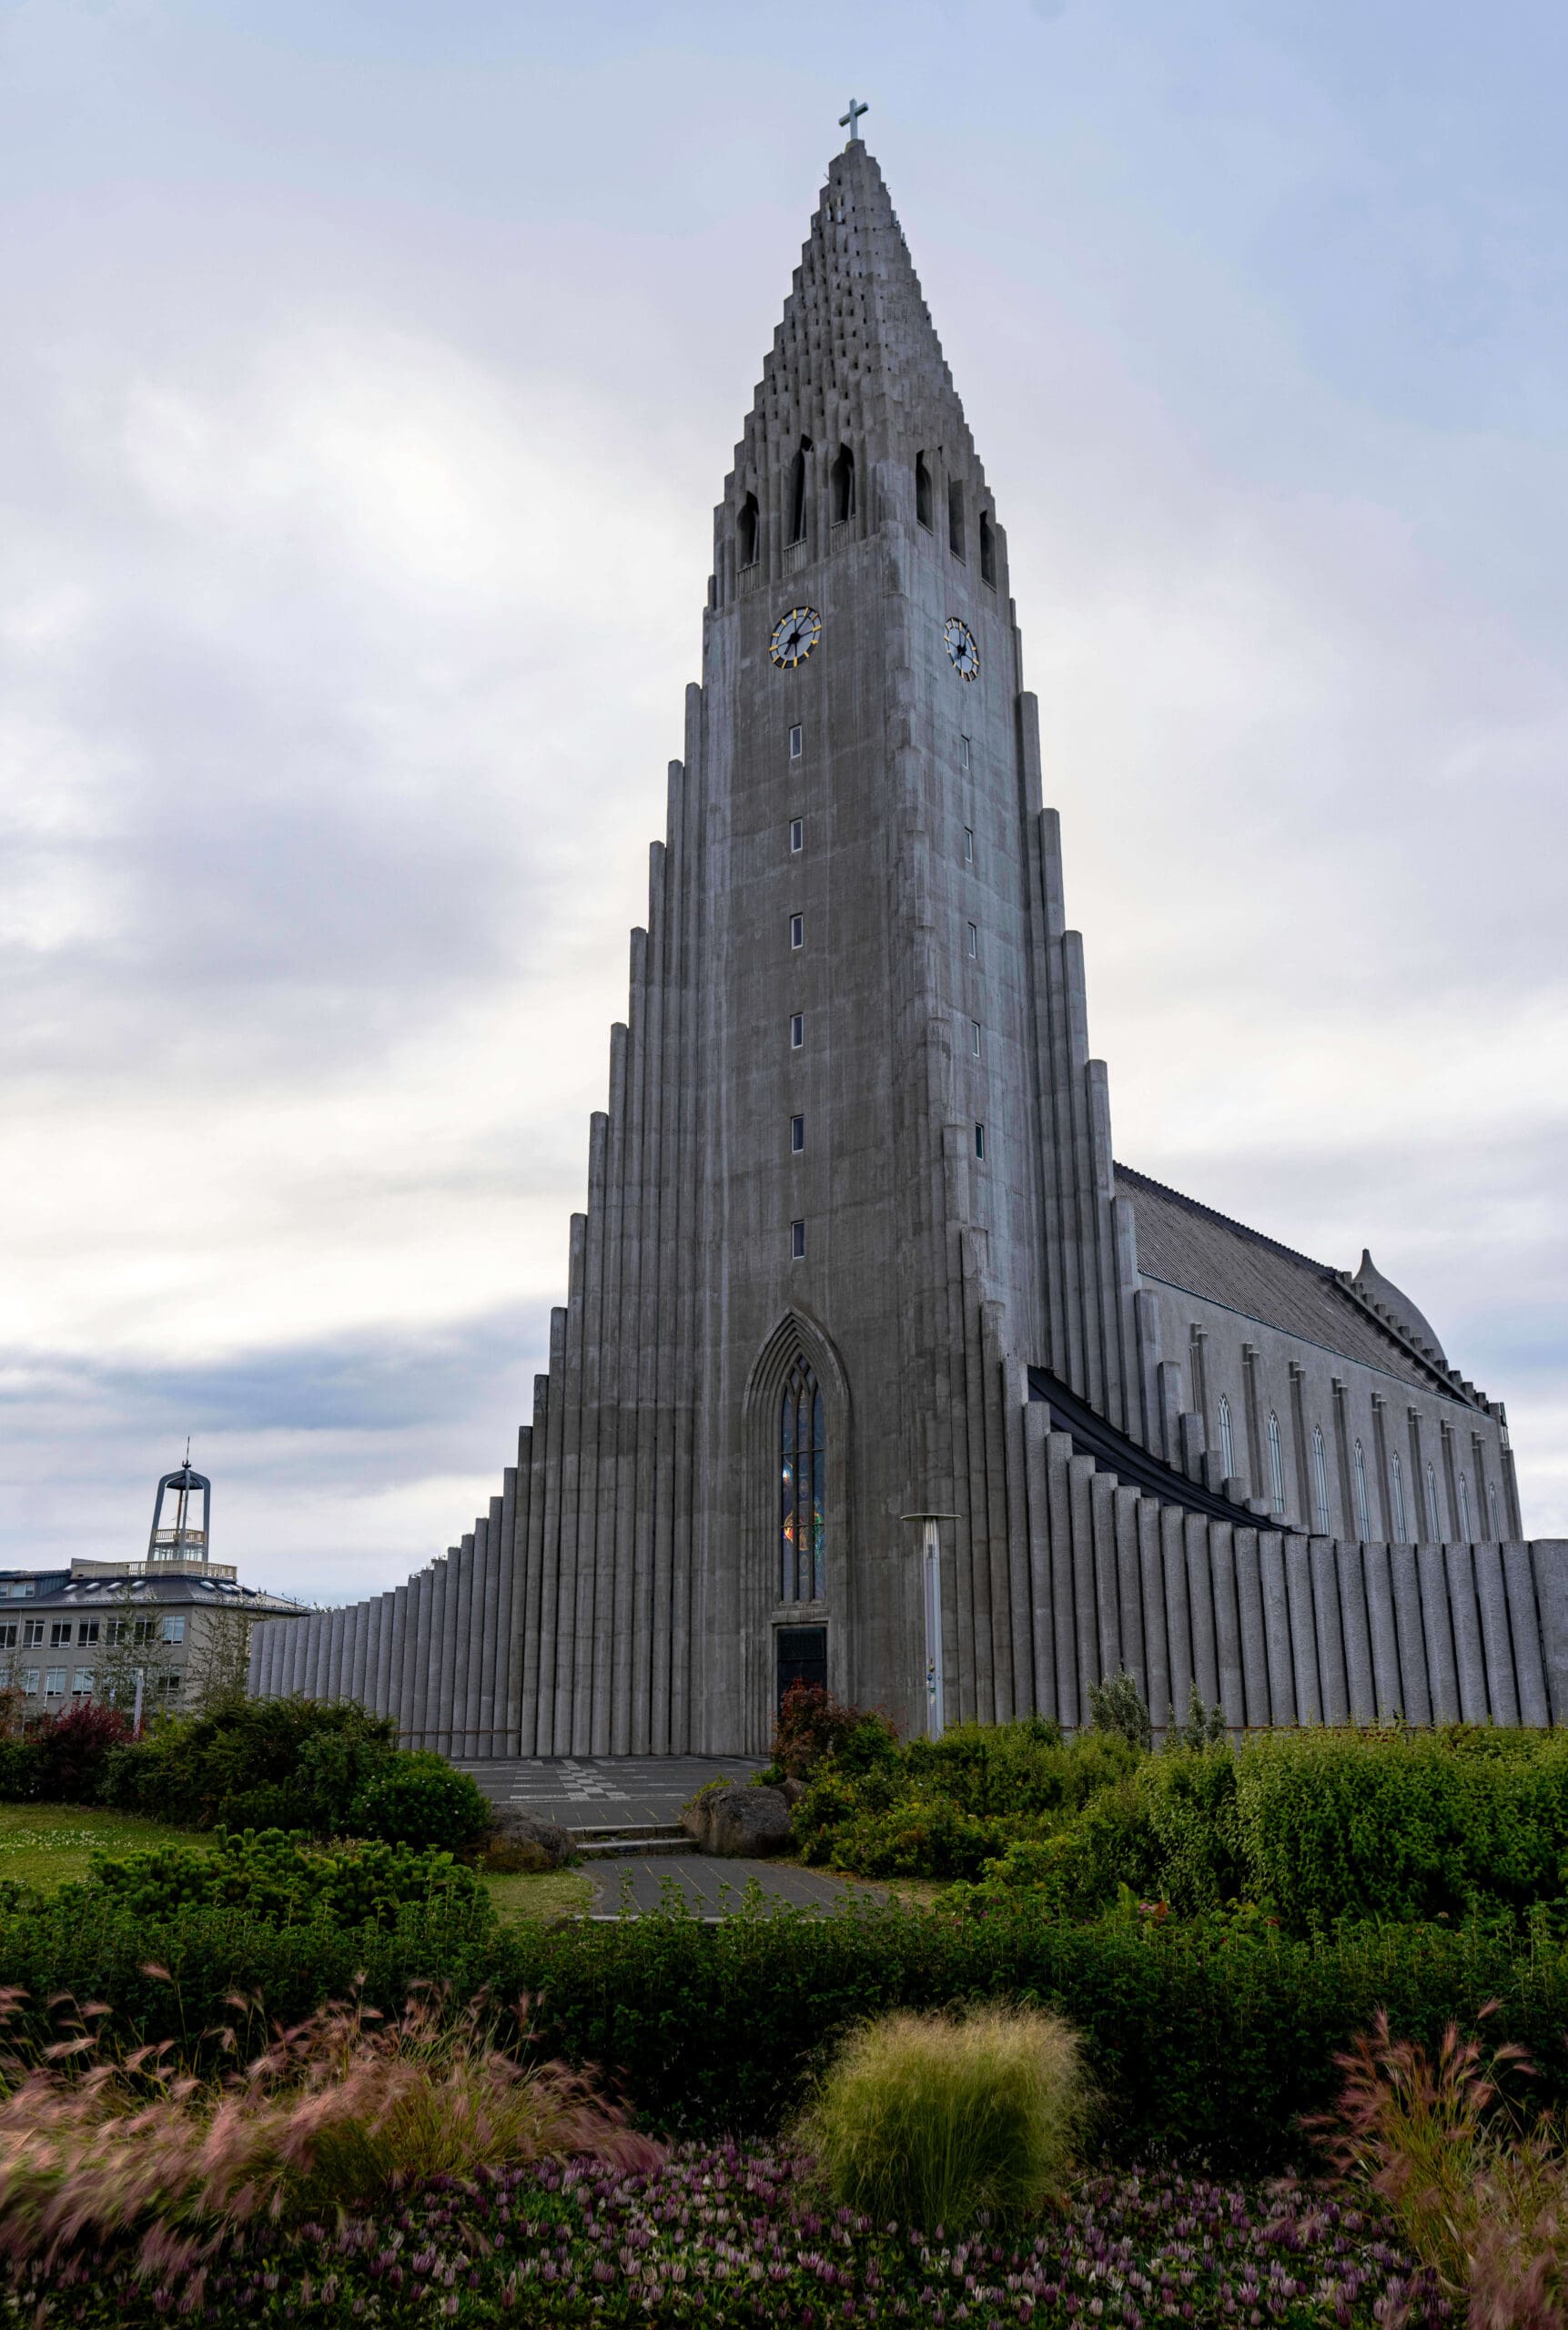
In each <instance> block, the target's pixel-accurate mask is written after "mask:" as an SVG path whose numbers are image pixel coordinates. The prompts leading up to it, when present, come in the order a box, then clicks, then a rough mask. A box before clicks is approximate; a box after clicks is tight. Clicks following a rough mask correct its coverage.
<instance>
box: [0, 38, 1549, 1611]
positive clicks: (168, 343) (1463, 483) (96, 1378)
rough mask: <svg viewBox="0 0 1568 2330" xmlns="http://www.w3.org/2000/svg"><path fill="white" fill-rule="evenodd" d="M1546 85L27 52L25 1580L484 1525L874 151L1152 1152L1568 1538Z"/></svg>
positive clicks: (11, 941)
mask: <svg viewBox="0 0 1568 2330" xmlns="http://www.w3.org/2000/svg"><path fill="white" fill-rule="evenodd" d="M1565 68H1568V15H1564V12H1563V10H1562V9H1561V8H1560V7H1558V6H1555V5H1544V0H1543V5H1516V0H1494V5H1492V7H1491V8H1489V9H1488V10H1486V11H1484V12H1482V11H1478V10H1476V9H1474V8H1473V7H1472V6H1465V7H1461V6H1458V5H1444V0H1433V4H1432V5H1427V4H1426V0H1423V5H1419V6H1418V5H1415V0H1405V5H1397V6H1396V5H1385V0H1355V5H1350V0H1279V5H1269V6H1247V5H1243V6H1238V5H1236V0H1214V5H1206V4H1205V0H1191V5H1188V0H1100V5H1091V0H1035V5H1032V6H1031V5H1025V4H1024V0H989V5H969V6H965V5H959V4H957V0H946V5H943V6H941V7H936V6H926V5H910V0H901V4H900V5H897V6H892V5H889V6H880V5H854V4H853V0H852V5H840V6H839V7H837V8H836V9H835V11H834V12H832V13H831V15H825V16H824V15H816V16H813V17H809V18H807V19H804V20H802V26H801V29H799V30H795V29H793V28H792V22H791V19H790V17H789V15H788V13H787V12H784V13H783V14H781V13H780V12H779V11H776V10H774V11H766V12H764V11H761V10H753V9H744V10H743V9H739V8H733V7H727V6H717V5H683V6H681V5H677V6H663V5H658V4H657V0H641V4H640V5H637V6H635V7H632V6H624V7H622V6H618V5H602V0H580V4H579V5H578V6H577V7H575V8H574V9H572V10H562V9H560V8H557V7H551V8H548V9H547V8H545V7H542V6H536V5H512V6H510V7H501V6H499V5H481V4H480V0H441V5H439V6H438V5H434V0H423V5H415V0H373V5H372V0H364V4H363V5H346V4H345V0H309V4H308V5H307V0H268V5H267V6H266V7H265V8H262V7H258V6H256V5H251V6H249V7H240V6H238V5H225V0H205V5H177V0H20V5H17V0H0V202H3V204H4V218H3V221H0V315H3V316H4V319H5V324H4V330H3V332H0V958H3V959H0V978H3V982H4V985H3V990H0V991H3V993H4V996H5V1010H4V1012H3V1014H0V1076H3V1078H4V1093H3V1105H0V1190H3V1191H4V1193H5V1203H4V1205H3V1206H0V1288H3V1290H4V1302H3V1306H0V1334H3V1338H4V1342H3V1348H0V1477H3V1483H4V1494H3V1496H0V1533H3V1534H0V1559H5V1560H10V1561H14V1562H30V1561H34V1560H35V1559H38V1558H40V1557H46V1556H48V1555H53V1554H54V1553H56V1551H64V1550H66V1549H69V1550H71V1551H80V1552H83V1553H88V1554H93V1555H107V1554H113V1553H127V1554H129V1553H134V1552H136V1551H137V1550H138V1549H139V1544H140V1541H141V1540H142V1539H143V1537H144V1536H145V1533H146V1529H147V1522H148V1519H149V1517H150V1499H151V1494H152V1485H153V1483H154V1481H155V1480H156V1477H157V1474H158V1473H159V1472H161V1471H163V1470H165V1469H166V1468H167V1466H168V1465H170V1464H173V1463H175V1462H176V1461H177V1457H178V1454H179V1453H180V1450H181V1449H182V1447H183V1445H184V1440H185V1435H186V1433H187V1431H189V1432H190V1433H193V1435H194V1452H193V1453H194V1455H195V1457H196V1460H197V1463H198V1464H200V1465H201V1466H202V1468H203V1469H204V1470H206V1471H207V1472H209V1473H211V1474H213V1476H214V1479H215V1483H216V1492H215V1511H214V1517H215V1525H216V1526H215V1538H216V1543H215V1548H214V1550H215V1552H217V1554H219V1555H221V1556H222V1557H225V1558H228V1559H234V1560H238V1562H239V1563H240V1564H241V1565H242V1566H243V1569H244V1572H245V1574H246V1575H247V1576H248V1577H250V1578H253V1579H254V1580H256V1581H257V1582H259V1583H267V1584H270V1585H278V1586H281V1587H286V1588H287V1587H293V1588H295V1589H298V1590H299V1591H302V1592H305V1593H307V1594H310V1595H313V1596H323V1597H329V1598H337V1597H340V1596H349V1595H353V1594H359V1593H361V1592H365V1591H368V1590H370V1589H379V1588H380V1587H383V1586H385V1585H392V1584H394V1583H396V1582H397V1581H398V1580H400V1578H401V1577H403V1576H404V1575H406V1574H407V1572H408V1571H409V1569H410V1567H411V1566H415V1565H419V1564H420V1563H421V1562H423V1561H424V1560H426V1559H427V1558H428V1557H429V1556H430V1554H431V1553H432V1552H434V1551H437V1550H439V1549H440V1548H441V1547H443V1546H444V1545H447V1544H448V1543H449V1542H450V1539H451V1538H452V1537H453V1535H455V1534H456V1533H457V1532H459V1531H460V1529H461V1528H463V1527H464V1526H466V1525H468V1524H469V1523H470V1520H471V1516H472V1514H473V1513H474V1511H475V1510H476V1509H477V1508H481V1507H482V1505H483V1504H484V1502H485V1501H486V1500H487V1499H488V1497H489V1495H490V1494H491V1490H492V1488H493V1487H494V1486H495V1485H497V1484H498V1477H499V1473H500V1468H501V1465H502V1464H503V1463H505V1462H506V1461H508V1459H509V1457H510V1455H511V1452H512V1450H513V1448H514V1446H515V1433H516V1426H517V1423H518V1422H519V1421H520V1419H521V1417H522V1416H523V1415H524V1414H525V1413H526V1412H527V1409H528V1405H529V1401H530V1396H531V1378H532V1375H533V1373H534V1372H535V1370H536V1369H537V1368H539V1367H541V1365H542V1363H543V1359H542V1354H543V1349H544V1330H545V1325H546V1321H547V1314H548V1310H549V1305H550V1304H551V1302H552V1301H555V1300H559V1299H560V1298H561V1292H562V1290H563V1286H564V1280H565V1264H566V1232H567V1215H568V1213H569V1212H570V1211H571V1210H572V1207H574V1206H580V1205H581V1204H582V1201H583V1184H584V1176H585V1169H586V1152H587V1116H588V1112H589V1110H590V1109H592V1108H594V1107H596V1106H602V1103H603V1095H604V1086H605V1074H606V1058H607V1033H608V1027H609V1023H610V1021H611V1020H612V1019H613V1018H617V1017H620V1016H622V1014H623V1012H624V1008H625V980H626V933H627V929H628V927H629V926H630V925H631V924H632V923H633V922H634V921H637V920H639V919H640V918H641V917H642V912H643V908H644V900H645V879H646V875H645V867H646V849H647V844H648V842H649V840H650V839H651V838H652V837H653V836H655V835H656V834H657V833H658V831H659V829H660V821H661V818H662V815H663V791H664V778H663V769H664V764H665V762H666V761H667V759H668V758H669V757H670V755H672V754H673V753H674V752H676V751H677V750H678V749H679V746H680V736H681V721H682V697H683V687H684V684H685V683H686V681H687V680H688V679H689V678H691V677H693V676H694V674H695V672H696V668H697V659H698V649H699V641H700V611H701V607H702V603H703V593H704V587H705V580H706V575H707V572H708V565H709V549H710V544H711V526H712V508H713V501H715V499H716V498H717V495H718V493H719V491H720V488H721V485H722V481H723V475H724V472H725V471H726V470H727V468H728V467H729V464H730V459H731V450H732V448H733V444H734V441H735V440H736V438H737V436H738V434H739V431H740V427H741V422H742V420H743V417H744V412H745V410H746V408H747V406H748V405H749V403H750V400H751V394H752V390H753V386H754V382H755V380H756V379H757V376H758V373H759V371H760V370H761V364H762V358H763V354H764V349H766V347H767V346H768V344H769V341H770V339H771V337H772V332H773V328H774V322H775V321H776V319H777V316H778V312H779V309H780V308H781V306H782V303H783V300H784V295H785V293H786V291H787V289H788V286H789V279H790V271H791V268H793V266H794V264H795V262H796V259H797V258H798V255H799V246H800V243H801V241H802V239H803V238H804V232H805V228H806V222H807V219H808V218H809V215H810V213H811V210H812V209H813V208H814V202H815V197H816V193H817V189H818V187H819V185H820V183H821V179H822V177H823V174H824V169H825V166H826V163H827V160H828V157H829V156H830V154H831V152H832V151H833V149H834V147H835V145H836V144H837V143H838V142H839V141H840V139H841V137H842V133H841V132H840V131H839V130H838V129H837V128H836V127H835V123H836V117H837V116H838V115H839V114H840V113H841V112H842V111H843V110H844V106H845V102H846V101H847V99H848V97H849V96H850V94H851V92H852V91H854V92H855V94H857V95H858V96H863V97H867V98H869V99H870V101H871V104H872V107H873V110H872V112H871V113H870V114H869V116H868V117H866V120H865V124H864V127H865V132H866V134H867V137H868V138H869V140H870V143H871V144H872V146H873V148H874V150H875V152H876V154H877V156H878V157H879V159H880V160H881V162H882V165H883V167H884V169H885V173H886V176H887V178H888V182H889V185H890V187H891V189H892V192H893V197H894V200H895V204H896V205H897V207H898V209H899V211H900V214H901V216H902V218H903V221H904V225H905V231H906V232H907V234H908V236H909V238H910V243H911V247H912V248H913V251H914V255H915V260H916V267H917V268H919V270H920V273H921V277H922V279H923V282H924V284H925V288H926V296H927V298H928V299H929V301H930V304H931V308H932V312H933V314H934V316H935V318H936V326H937V329H938V330H939V331H940V332H941V334H942V336H943V340H944V344H945V346H946V351H947V354H948V356H949V359H950V360H951V362H952V366H953V370H954V375H955V378H956V381H957V384H958V388H959V390H960V393H961V394H962V396H963V398H964V400H965V402H966V409H967V411H968V414H969V418H970V420H971V423H972V425H973V427H974V431H975V435H976V442H977V444H978V446H979V449H980V451H981V454H982V457H983V459H984V460H985V462H986V470H987V473H988V476H989V478H990V480H991V481H992V484H993V486H994V488H995V491H996V500H997V505H998V510H999V512H1000V514H1001V516H1002V519H1003V521H1004V522H1005V523H1006V525H1007V529H1008V539H1009V550H1010V554H1011V562H1012V572H1013V579H1014V584H1015V588H1016V591H1017V601H1018V608H1019V617H1020V621H1021V623H1022V624H1023V626H1024V634H1025V647H1026V654H1027V668H1028V676H1029V680H1030V684H1032V685H1033V686H1034V687H1035V688H1036V690H1037V692H1038V694H1039V695H1040V699H1041V707H1042V715H1043V723H1044V728H1045V736H1046V748H1047V796H1048V797H1049V798H1050V799H1052V800H1053V801H1055V802H1056V803H1057V805H1058V806H1059V807H1060V809H1061V811H1062V816H1063V824H1064V830H1065V846H1066V851H1067V879H1068V907H1069V913H1070V915H1071V917H1072V918H1073V919H1074V921H1075V922H1077V924H1078V925H1079V926H1080V927H1082V929H1083V930H1084V933H1085V937H1086V942H1087V957H1088V967H1089V978H1090V990H1089V1002H1090V1013H1091V1034H1092V1038H1093V1041H1094V1044H1095V1048H1096V1049H1097V1050H1098V1051H1099V1052H1101V1053H1103V1054H1104V1056H1105V1057H1106V1058H1107V1059H1108V1061H1109V1064H1110V1073H1111V1095H1112V1105H1113V1110H1114V1123H1115V1127H1116V1138H1117V1147H1118V1153H1119V1154H1120V1155H1121V1156H1123V1157H1125V1158H1126V1159H1127V1160H1128V1162H1129V1163H1132V1164H1135V1165H1137V1166H1138V1167H1140V1168H1142V1169H1143V1170H1145V1171H1148V1172H1150V1173H1153V1174H1156V1175H1157V1176H1158V1177H1159V1178H1160V1179H1162V1180H1168V1181H1170V1182H1172V1183H1174V1184H1175V1185H1176V1186H1177V1187H1178V1188H1180V1189H1184V1190H1189V1191H1190V1192H1192V1193H1193V1194H1194V1195H1197V1196H1199V1197H1200V1198H1202V1199H1203V1200H1205V1201H1206V1202H1208V1203H1209V1204H1212V1205H1216V1206H1219V1207H1220V1208H1221V1209H1222V1210H1224V1211H1229V1212H1231V1213H1234V1214H1235V1215H1237V1216H1238V1217H1239V1219H1241V1220H1242V1221H1249V1222H1251V1223H1253V1224H1254V1225H1255V1226H1257V1227H1259V1228H1261V1229H1264V1230H1266V1231H1269V1232H1270V1234H1271V1235H1273V1236H1275V1237H1278V1238H1280V1239H1283V1240H1284V1241H1287V1242H1288V1243H1290V1244H1292V1245H1295V1246H1299V1247H1300V1248H1302V1249H1303V1250H1305V1251H1307V1252H1310V1253H1312V1254H1315V1255H1318V1256H1320V1258H1321V1259H1323V1260H1324V1261H1331V1262H1333V1263H1336V1264H1341V1265H1349V1266H1352V1267H1353V1266H1354V1264H1355V1263H1356V1262H1357V1261H1359V1259H1360V1255H1361V1247H1362V1245H1363V1243H1365V1244H1368V1245H1370V1246H1371V1251H1372V1252H1373V1254H1374V1256H1375V1258H1376V1260H1377V1261H1378V1263H1379V1265H1380V1267H1381V1269H1382V1270H1383V1271H1385V1272H1386V1273H1387V1274H1388V1275H1389V1276H1390V1277H1391V1278H1392V1279H1394V1280H1395V1281H1397V1282H1398V1283H1400V1284H1401V1285H1403V1286H1405V1287H1407V1288H1408V1289H1409V1291H1410V1292H1411V1296H1412V1297H1413V1299H1414V1300H1415V1301H1416V1302H1418V1303H1419V1304H1420V1305H1421V1309H1422V1310H1423V1311H1425V1312H1426V1313H1427V1315H1428V1316H1429V1317H1430V1318H1431V1321H1432V1322H1433V1324H1434V1325H1435V1327H1436V1328H1437V1330H1438V1332H1439V1333H1440V1334H1441V1335H1442V1337H1443V1339H1444V1341H1445V1342H1446V1344H1447V1346H1448V1350H1449V1353H1450V1356H1451V1358H1452V1359H1454V1360H1455V1361H1456V1362H1457V1363H1459V1364H1461V1365H1462V1366H1463V1367H1464V1369H1465V1370H1466V1372H1467V1373H1470V1374H1471V1375H1472V1377H1473V1378H1474V1379H1475V1380H1476V1381H1477V1382H1478V1383H1481V1384H1482V1385H1483V1386H1484V1388H1485V1389H1486V1390H1487V1391H1488V1392H1489V1393H1492V1395H1493V1396H1494V1397H1501V1398H1503V1399H1506V1401H1507V1402H1508V1405H1509V1412H1510V1417H1511V1421H1512V1426H1513V1437H1514V1443H1515V1446H1516V1448H1517V1450H1518V1454H1519V1462H1520V1477H1521V1487H1522V1496H1523V1500H1524V1510H1525V1521H1526V1525H1527V1526H1528V1527H1529V1528H1530V1529H1531V1530H1532V1531H1533V1532H1534V1533H1537V1534H1547V1533H1551V1532H1560V1533H1564V1534H1568V1405H1565V1397H1564V1395H1565V1391H1568V1332H1565V1326H1564V1296H1565V1292H1568V1251H1565V1235H1564V1231H1565V1219H1568V1209H1565V1205H1564V1198H1563V1191H1564V1188H1565V1185H1568V1173H1565V1170H1564V1168H1565V1164H1568V1076H1565V1073H1564V1070H1565V1068H1568V1042H1565V1028H1568V982H1565V978H1564V961H1563V937H1562V931H1563V843H1564V829H1565V826H1568V810H1565V807H1564V800H1563V782H1562V772H1563V761H1564V755H1565V748H1568V674H1565V672H1564V663H1563V639H1564V636H1565V623H1564V616H1565V613H1568V609H1565V605H1564V601H1565V598H1568V587H1565V581H1564V563H1563V541H1564V539H1565V527H1564V514H1565V513H1564V502H1565V501H1568V493H1565V471H1568V410H1565V407H1568V396H1565V390H1564V363H1563V358H1564V353H1565V350H1564V340H1565V338H1568V330H1565V325H1564V316H1565V312H1568V310H1565V306H1564V299H1563V290H1564V284H1563V276H1564V271H1565V264H1568V263H1565V260H1564V256H1563V255H1564V252H1565V251H1568V231H1565V229H1568V219H1565V218H1564V211H1565V209H1568V202H1565V190H1568V188H1565V181H1568V158H1565V151H1568V149H1565V147H1564V141H1563V136H1562V124H1561V91H1562V88H1563V84H1564V73H1565Z"/></svg>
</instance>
